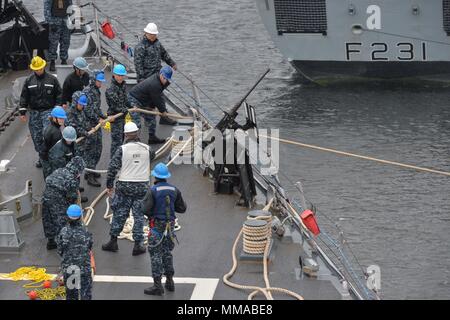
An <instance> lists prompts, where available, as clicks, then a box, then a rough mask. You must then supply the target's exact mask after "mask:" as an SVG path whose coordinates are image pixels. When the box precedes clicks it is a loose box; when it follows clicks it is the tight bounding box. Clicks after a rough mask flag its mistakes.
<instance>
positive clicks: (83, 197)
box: [81, 196, 89, 203]
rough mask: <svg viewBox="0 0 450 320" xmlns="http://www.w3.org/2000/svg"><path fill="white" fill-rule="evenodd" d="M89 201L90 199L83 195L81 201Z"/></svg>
mask: <svg viewBox="0 0 450 320" xmlns="http://www.w3.org/2000/svg"><path fill="white" fill-rule="evenodd" d="M88 201H89V199H88V197H85V196H81V203H86V202H88Z"/></svg>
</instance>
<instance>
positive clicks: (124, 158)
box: [102, 122, 155, 256]
mask: <svg viewBox="0 0 450 320" xmlns="http://www.w3.org/2000/svg"><path fill="white" fill-rule="evenodd" d="M138 131H139V129H138V127H137V126H136V124H135V123H134V122H128V123H127V124H126V125H125V128H124V133H125V143H124V144H123V145H122V146H121V147H119V148H118V149H117V150H116V153H115V154H114V156H113V158H112V159H111V161H110V163H109V167H108V175H107V179H106V188H107V191H108V195H109V196H110V197H111V196H112V194H113V192H114V191H115V192H114V197H113V199H112V202H111V210H112V211H113V218H112V222H111V230H110V233H109V234H110V236H111V239H110V241H109V242H108V243H106V244H104V245H102V249H103V250H105V251H112V252H116V251H117V250H119V247H118V245H117V237H118V236H119V235H120V232H121V231H122V229H123V227H124V225H125V222H126V220H127V218H128V216H129V214H130V209H131V210H132V213H133V218H134V225H133V240H134V248H133V253H132V254H133V256H136V255H139V254H142V253H145V247H144V231H143V228H144V216H143V214H142V199H143V198H144V196H145V193H146V192H147V189H148V187H149V182H150V161H151V160H152V159H153V158H154V157H155V153H154V152H153V151H152V149H151V148H150V147H149V146H148V145H146V144H144V143H141V142H140V141H139V138H138ZM117 173H119V174H118V181H117V183H116V186H115V190H114V180H115V178H116V175H117Z"/></svg>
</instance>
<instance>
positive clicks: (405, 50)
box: [345, 42, 427, 61]
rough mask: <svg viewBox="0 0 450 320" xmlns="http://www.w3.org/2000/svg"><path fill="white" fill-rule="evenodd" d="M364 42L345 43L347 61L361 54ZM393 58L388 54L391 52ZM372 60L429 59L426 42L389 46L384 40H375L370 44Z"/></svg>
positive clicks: (401, 43)
mask: <svg viewBox="0 0 450 320" xmlns="http://www.w3.org/2000/svg"><path fill="white" fill-rule="evenodd" d="M362 48H363V43H361V42H346V43H345V57H346V59H347V61H352V60H354V57H355V56H357V55H360V54H361V49H362ZM392 51H394V52H395V53H394V54H391V58H390V57H389V56H388V53H389V52H392ZM369 52H370V60H372V61H390V60H396V61H414V60H415V61H419V60H420V61H427V46H426V43H425V42H422V43H421V44H420V45H414V44H413V43H410V42H399V43H397V44H396V45H395V46H391V47H389V45H388V44H387V43H384V42H374V43H371V44H370V49H369ZM392 56H393V57H392Z"/></svg>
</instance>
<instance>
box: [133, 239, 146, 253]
mask: <svg viewBox="0 0 450 320" xmlns="http://www.w3.org/2000/svg"><path fill="white" fill-rule="evenodd" d="M143 253H145V247H144V246H143V245H142V244H140V243H137V242H135V243H134V247H133V253H132V255H133V256H138V255H140V254H143Z"/></svg>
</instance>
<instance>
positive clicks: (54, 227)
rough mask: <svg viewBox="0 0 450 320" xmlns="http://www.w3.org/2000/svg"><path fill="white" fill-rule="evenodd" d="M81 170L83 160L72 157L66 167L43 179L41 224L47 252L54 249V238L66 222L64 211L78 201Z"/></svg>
mask: <svg viewBox="0 0 450 320" xmlns="http://www.w3.org/2000/svg"><path fill="white" fill-rule="evenodd" d="M83 170H84V161H83V158H81V157H74V158H73V159H72V160H71V161H70V162H69V163H68V164H67V166H66V167H64V168H60V169H57V170H55V171H54V172H53V173H52V174H51V175H49V176H48V177H47V179H45V190H44V194H43V196H42V224H43V226H44V234H45V237H46V238H47V239H48V242H47V249H48V250H52V249H55V248H56V242H55V237H56V236H57V235H58V233H59V231H60V230H61V228H62V227H63V226H64V224H65V222H66V210H67V208H68V207H69V206H70V205H71V204H73V203H75V202H76V201H77V199H78V196H79V191H78V190H79V187H80V175H81V172H83Z"/></svg>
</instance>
